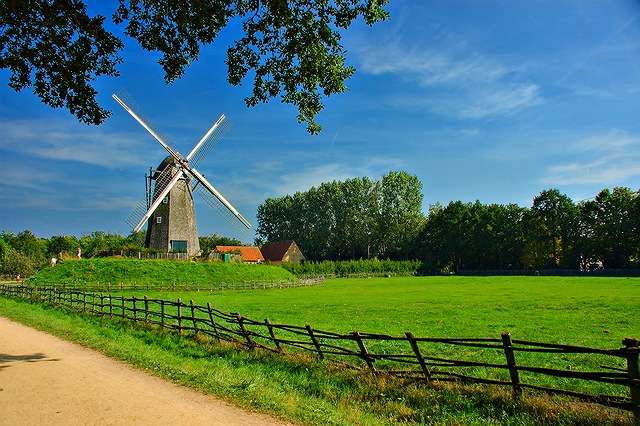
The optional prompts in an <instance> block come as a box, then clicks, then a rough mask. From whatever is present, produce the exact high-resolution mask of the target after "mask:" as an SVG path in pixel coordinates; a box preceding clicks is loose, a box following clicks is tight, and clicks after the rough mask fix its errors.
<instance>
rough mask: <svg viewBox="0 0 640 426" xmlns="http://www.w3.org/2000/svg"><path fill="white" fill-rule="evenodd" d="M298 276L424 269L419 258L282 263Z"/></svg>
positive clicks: (415, 272) (406, 272)
mask: <svg viewBox="0 0 640 426" xmlns="http://www.w3.org/2000/svg"><path fill="white" fill-rule="evenodd" d="M281 266H282V267H283V268H285V269H287V270H288V271H290V272H291V273H293V274H295V275H297V276H337V277H347V276H351V275H416V274H418V273H420V272H421V271H422V270H423V265H422V262H421V261H419V260H388V259H385V260H380V259H360V260H344V261H331V260H325V261H322V262H304V263H283V264H282V265H281Z"/></svg>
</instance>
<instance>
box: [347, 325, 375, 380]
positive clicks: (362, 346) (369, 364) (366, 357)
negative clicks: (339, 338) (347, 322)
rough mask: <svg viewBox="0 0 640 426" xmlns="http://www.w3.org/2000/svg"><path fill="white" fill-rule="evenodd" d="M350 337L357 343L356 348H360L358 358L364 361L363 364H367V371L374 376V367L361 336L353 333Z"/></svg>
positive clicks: (355, 332) (358, 333)
mask: <svg viewBox="0 0 640 426" xmlns="http://www.w3.org/2000/svg"><path fill="white" fill-rule="evenodd" d="M352 335H353V337H354V338H355V340H356V342H357V343H358V347H359V348H360V357H362V359H364V360H365V362H366V363H367V367H369V370H371V372H372V373H373V374H376V367H374V365H373V359H372V358H371V356H370V355H369V351H368V350H367V347H366V346H365V344H364V342H363V341H362V336H360V332H358V331H354V332H353V333H352Z"/></svg>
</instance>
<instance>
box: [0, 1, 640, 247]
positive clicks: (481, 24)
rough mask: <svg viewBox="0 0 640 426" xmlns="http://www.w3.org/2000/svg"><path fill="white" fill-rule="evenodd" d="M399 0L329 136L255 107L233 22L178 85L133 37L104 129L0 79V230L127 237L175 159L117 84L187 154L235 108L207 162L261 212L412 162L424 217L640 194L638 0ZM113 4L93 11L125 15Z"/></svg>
mask: <svg viewBox="0 0 640 426" xmlns="http://www.w3.org/2000/svg"><path fill="white" fill-rule="evenodd" d="M391 3H392V5H391V7H390V12H391V19H390V20H389V21H388V22H385V23H381V24H377V25H376V26H374V27H373V28H369V27H367V26H366V25H364V24H362V23H361V22H360V23H358V24H356V25H355V26H354V27H352V29H351V30H350V31H349V32H346V33H345V34H344V44H345V47H346V49H347V50H348V61H349V63H351V64H352V65H354V66H355V67H356V68H357V72H356V74H355V76H354V77H353V78H351V79H350V80H349V81H348V86H349V91H348V92H347V93H345V94H342V95H338V96H333V97H331V98H329V99H326V100H325V110H324V111H323V112H322V113H321V114H320V116H319V117H318V119H319V121H320V123H321V124H322V126H323V132H322V134H321V135H319V136H311V135H308V134H307V133H306V131H305V129H304V126H301V125H298V124H297V123H296V120H295V115H296V111H295V110H294V109H293V108H292V107H290V106H285V105H282V104H280V103H279V102H277V101H276V102H272V103H270V104H267V105H260V106H258V107H256V108H252V109H248V108H246V107H245V106H244V103H243V98H244V97H245V96H246V95H247V93H248V91H249V89H250V81H246V82H245V84H244V85H243V86H242V87H231V86H229V85H228V84H227V82H226V68H225V65H224V58H225V51H226V48H227V46H228V45H229V44H230V43H231V42H232V41H233V40H234V39H235V38H236V37H237V36H238V32H237V28H234V27H230V28H229V29H227V30H226V31H225V32H224V33H223V34H222V35H221V37H220V38H219V39H218V40H217V41H216V43H215V44H214V45H212V46H209V47H207V48H205V49H204V50H203V52H202V55H201V57H200V59H199V60H198V61H197V62H195V63H194V64H193V65H192V66H191V68H189V69H188V71H187V73H186V75H185V76H184V77H183V78H182V79H181V80H179V81H177V82H176V83H174V84H173V85H171V86H166V85H165V84H164V82H163V80H162V71H161V69H160V67H159V65H157V63H156V60H157V57H156V56H154V55H150V54H147V53H145V52H143V51H142V50H141V49H140V48H139V47H138V46H137V45H136V43H135V42H134V41H132V40H128V39H125V42H126V49H125V51H124V52H123V55H124V58H125V62H124V63H123V64H122V65H121V66H120V68H119V69H120V72H121V77H120V78H117V79H108V78H107V79H100V80H98V82H97V88H98V89H99V91H100V95H99V100H100V102H101V103H102V104H103V105H106V106H108V107H109V108H110V109H111V110H112V111H113V115H112V117H111V118H110V119H109V120H108V121H107V122H106V123H105V124H104V125H102V126H99V127H92V126H86V125H82V124H79V123H78V122H77V121H76V120H75V119H74V118H73V117H72V116H71V115H70V114H69V113H68V112H66V110H53V109H51V108H49V107H47V106H44V105H42V104H41V103H40V102H39V101H38V99H37V98H36V97H35V96H34V95H32V94H31V93H29V92H28V91H25V92H23V93H19V94H16V93H15V92H13V91H12V90H11V89H10V88H9V87H8V86H7V85H6V83H7V82H8V73H6V72H0V81H2V84H3V86H2V87H1V88H0V161H1V164H0V166H1V167H0V186H1V188H0V206H1V207H0V228H2V229H7V230H12V231H20V230H22V229H25V228H28V229H32V230H33V231H34V232H36V233H37V234H39V235H44V236H48V235H55V234H82V233H87V232H91V231H94V230H103V231H107V232H120V233H128V232H129V227H128V225H127V224H126V223H125V219H126V217H127V216H128V214H129V211H130V210H131V208H132V207H133V206H134V205H135V204H136V203H137V202H138V201H140V200H142V198H143V195H144V182H143V179H144V177H143V176H144V173H145V171H146V170H147V169H148V168H149V167H150V166H155V165H157V163H158V162H159V161H160V160H161V159H162V158H163V157H164V154H163V151H162V150H161V148H160V147H159V146H158V145H157V143H156V142H155V141H153V140H152V139H151V137H150V136H149V135H148V134H147V133H146V132H145V131H144V129H142V128H141V127H140V126H139V125H138V124H137V123H135V122H134V121H133V119H132V118H131V117H130V116H129V115H128V114H126V113H125V112H124V110H122V109H121V108H120V107H119V106H118V105H116V104H115V102H113V101H112V100H111V98H110V95H111V93H112V92H118V93H123V94H125V95H126V96H127V97H128V98H129V99H133V100H134V102H133V103H134V108H135V109H136V110H138V111H139V112H140V113H142V115H143V116H144V117H145V118H147V119H148V120H149V121H150V123H151V124H152V125H153V126H154V127H155V128H156V129H157V130H159V131H160V133H162V134H163V135H164V136H166V137H167V139H168V140H169V141H170V143H172V144H173V145H174V146H175V147H177V149H178V150H180V151H181V152H188V150H189V149H190V147H191V146H192V145H193V143H194V142H195V141H196V140H197V139H198V138H199V137H200V136H201V134H202V133H203V132H204V131H205V130H206V128H207V127H208V126H209V125H210V124H211V123H212V122H213V121H214V120H215V119H216V118H217V116H218V115H219V114H220V113H222V112H224V113H225V114H226V115H227V117H228V118H229V120H230V122H231V124H232V127H231V129H230V131H229V132H228V133H227V135H226V137H225V138H224V139H223V140H222V141H220V142H219V143H218V145H217V146H216V148H215V150H214V151H213V152H212V154H211V155H210V157H209V158H208V160H207V161H206V162H205V163H203V164H202V167H201V169H202V170H203V171H204V172H205V173H206V175H207V176H208V177H209V179H210V180H211V181H212V182H213V183H214V185H216V186H217V187H218V188H219V189H220V190H221V191H222V192H223V193H224V194H225V195H226V196H227V197H228V198H229V199H230V200H231V201H232V202H233V203H234V204H235V205H236V206H237V207H238V208H239V209H240V211H241V212H243V213H244V214H245V216H247V217H248V218H249V220H250V221H252V222H255V212H256V209H257V206H258V205H259V204H260V203H261V202H263V201H264V199H265V198H266V197H269V196H278V195H282V194H286V193H292V192H295V191H297V190H304V189H307V188H308V187H310V186H312V185H317V184H319V183H321V182H323V181H327V180H331V179H343V178H348V177H353V176H365V175H366V176H370V177H371V178H379V177H380V176H382V175H383V174H385V173H386V172H388V171H389V170H400V169H402V170H407V171H409V172H411V173H414V174H416V175H418V177H419V178H420V179H421V180H422V183H423V186H424V195H425V202H424V208H425V210H426V209H427V208H428V206H429V204H432V203H435V202H440V203H447V202H449V201H450V200H458V199H460V200H464V201H473V200H476V199H479V200H481V201H483V202H500V203H506V202H516V203H519V204H522V205H529V204H530V202H531V199H532V197H533V196H534V195H535V194H537V193H539V192H540V191H541V190H542V189H544V188H549V187H557V188H559V189H560V190H562V191H564V192H566V193H567V194H569V195H570V196H572V197H574V198H575V199H576V200H579V199H584V198H589V197H592V196H593V195H594V194H595V193H597V191H599V190H600V189H601V188H603V187H612V186H617V185H624V186H630V187H632V188H634V189H638V188H639V187H640V120H638V117H637V114H638V111H639V110H640V7H639V6H638V4H637V3H635V2H631V1H622V0H619V1H589V2H587V1H536V2H513V1H501V2H490V1H475V0H474V1H446V2H445V1H434V2H418V1H414V2H410V1H398V0H396V1H392V2H391ZM103 8H105V6H104V3H96V4H95V5H92V7H91V8H90V10H91V11H92V12H100V13H103V14H107V15H108V16H109V14H110V11H109V9H106V8H105V9H103ZM115 31H119V29H117V28H116V29H115ZM197 216H198V225H199V230H200V232H201V234H208V233H213V232H216V233H220V234H226V235H235V236H238V237H240V238H241V239H243V240H245V241H251V240H252V239H253V233H252V232H247V231H242V230H241V229H240V228H239V227H237V226H233V225H231V224H229V222H227V221H226V220H224V219H221V216H220V215H219V213H218V212H216V211H215V210H211V209H209V208H208V207H207V206H206V205H201V204H198V205H197Z"/></svg>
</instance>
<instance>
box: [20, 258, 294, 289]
mask: <svg viewBox="0 0 640 426" xmlns="http://www.w3.org/2000/svg"><path fill="white" fill-rule="evenodd" d="M295 280H296V278H295V276H294V275H293V274H291V273H290V272H288V271H286V270H284V269H282V268H280V267H278V266H272V265H252V264H246V263H210V262H188V261H172V260H137V259H120V258H96V259H83V260H65V261H64V262H61V263H59V264H58V265H56V266H55V267H47V268H44V269H42V270H41V271H39V272H38V273H36V274H35V275H34V276H33V277H31V278H29V279H28V281H27V283H28V284H35V285H37V284H56V285H60V284H71V285H80V286H84V285H89V286H91V285H94V284H99V285H109V284H110V285H112V286H117V285H119V284H121V283H124V284H125V285H146V284H153V285H164V286H171V285H173V284H180V285H188V286H193V287H199V288H208V287H215V286H216V285H220V284H221V283H223V284H234V283H248V282H251V283H266V282H283V281H295Z"/></svg>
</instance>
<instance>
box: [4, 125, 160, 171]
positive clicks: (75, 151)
mask: <svg viewBox="0 0 640 426" xmlns="http://www.w3.org/2000/svg"><path fill="white" fill-rule="evenodd" d="M0 133H1V134H2V148H4V149H8V150H12V151H16V152H20V153H25V154H29V155H33V156H36V157H40V158H45V159H51V160H67V161H78V162H81V163H86V164H91V165H96V166H101V167H108V168H121V167H128V166H131V165H141V164H145V163H146V161H145V158H144V156H143V155H142V153H141V152H140V148H139V147H140V139H141V137H137V136H136V137H134V136H132V135H128V134H124V133H110V132H105V131H104V130H103V129H101V128H99V127H87V126H83V125H80V124H74V125H65V124H62V123H58V122H52V121H44V120H12V121H9V120H5V121H0ZM147 147H148V146H147Z"/></svg>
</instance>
